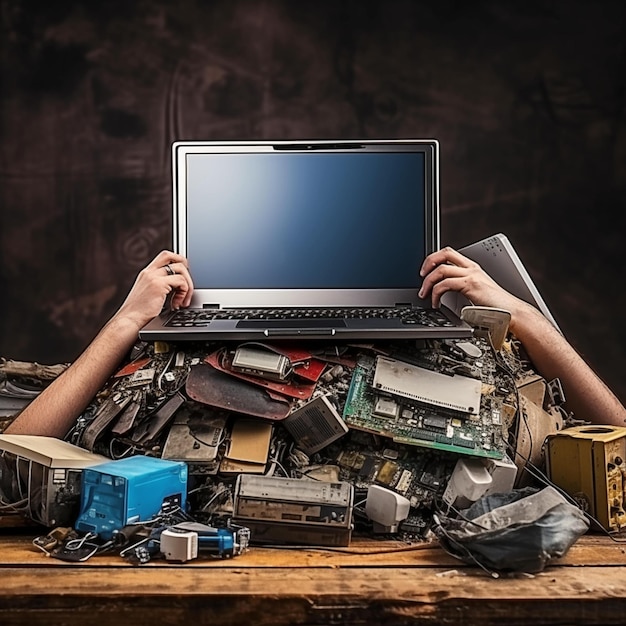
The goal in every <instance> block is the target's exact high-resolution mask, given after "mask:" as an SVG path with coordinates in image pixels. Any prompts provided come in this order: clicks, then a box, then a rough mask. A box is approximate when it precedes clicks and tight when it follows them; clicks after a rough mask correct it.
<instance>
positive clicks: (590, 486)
mask: <svg viewBox="0 0 626 626" xmlns="http://www.w3.org/2000/svg"><path fill="white" fill-rule="evenodd" d="M546 447H547V453H546V467H547V471H548V476H549V478H550V480H551V481H552V482H553V483H554V484H555V485H556V486H557V487H559V488H561V489H563V490H564V491H565V492H566V493H567V494H569V496H570V497H571V498H572V499H573V500H575V501H576V502H577V503H578V506H579V507H580V508H581V509H582V510H583V511H586V512H587V513H589V514H590V515H591V516H592V517H594V518H595V519H596V520H598V522H599V523H600V524H601V525H602V527H603V528H604V529H605V530H607V531H620V530H622V529H623V528H624V527H625V526H626V508H625V507H626V494H625V492H624V491H625V487H626V480H625V479H624V475H625V470H626V466H625V463H626V428H624V427H619V426H576V427H572V428H566V429H564V430H562V431H560V432H557V433H554V434H552V435H550V436H549V437H548V438H547V439H546Z"/></svg>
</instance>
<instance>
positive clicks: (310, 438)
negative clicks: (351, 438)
mask: <svg viewBox="0 0 626 626" xmlns="http://www.w3.org/2000/svg"><path fill="white" fill-rule="evenodd" d="M283 425H284V427H285V428H286V429H287V430H288V431H289V434H290V435H291V436H292V437H293V439H294V441H295V442H296V445H297V446H298V447H299V448H300V449H301V450H302V451H303V452H306V454H315V453H316V452H319V450H321V449H322V448H325V447H326V446H328V445H330V444H331V443H332V442H333V441H336V440H337V439H339V438H340V437H343V435H345V434H346V433H347V432H348V427H347V426H346V423H345V422H344V421H343V418H342V417H341V415H340V414H339V413H338V411H337V409H336V408H335V407H334V406H333V404H332V402H331V401H330V399H329V398H328V397H327V396H318V397H317V398H314V399H313V400H310V401H309V402H307V403H306V404H304V405H303V406H301V407H299V408H297V409H296V410H294V411H292V412H291V413H290V414H289V416H288V417H287V418H286V419H285V420H284V421H283Z"/></svg>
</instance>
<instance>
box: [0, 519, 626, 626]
mask: <svg viewBox="0 0 626 626" xmlns="http://www.w3.org/2000/svg"><path fill="white" fill-rule="evenodd" d="M0 533H1V534H0V575H1V578H0V585H1V586H2V593H0V624H2V626H13V625H15V624H28V625H36V624H46V625H47V626H56V625H59V624H63V625H72V626H73V625H77V626H78V625H81V626H84V625H86V624H111V625H112V626H120V625H121V624H134V625H141V624H152V623H153V624H159V626H162V625H169V624H190V626H191V625H193V626H201V625H204V624H207V625H216V624H237V625H239V624H241V625H247V624H253V625H254V626H264V625H270V624H271V625H281V624H307V625H313V624H342V625H345V624H377V625H380V624H385V625H386V624H398V625H400V624H455V625H461V624H474V623H477V624H478V623H479V624H484V625H489V624H494V625H498V626H513V625H516V624H524V626H528V624H529V622H531V621H532V622H534V623H535V624H560V625H562V624H585V625H586V624H612V625H616V624H624V623H626V567H625V566H626V544H620V543H617V542H615V541H612V540H611V539H610V538H608V537H602V536H596V535H587V536H584V537H582V538H581V539H579V541H578V542H577V543H576V544H574V546H572V548H571V549H570V550H569V552H568V553H567V554H566V555H565V556H564V557H562V558H561V559H556V560H554V561H553V562H552V563H551V564H550V565H549V566H548V567H547V568H546V569H545V570H544V571H543V572H541V573H538V574H535V575H516V576H502V577H500V578H497V579H494V578H492V577H490V576H488V575H487V574H485V573H484V572H483V571H482V570H481V569H479V568H476V567H469V566H466V565H464V564H463V563H461V562H460V561H457V560H456V559H454V558H453V557H451V556H449V555H447V554H446V553H445V552H444V551H443V550H442V549H441V548H439V547H438V546H437V545H431V544H415V545H409V546H407V545H406V544H403V543H400V542H396V541H375V540H368V539H358V538H356V539H354V540H353V541H352V543H351V545H350V547H349V548H342V549H333V550H329V549H309V548H306V549H303V548H297V549H274V548H261V547H256V546H253V547H252V548H251V549H250V550H249V551H248V552H247V553H245V554H243V555H241V556H238V557H235V558H233V559H230V560H222V559H217V558H214V557H210V556H207V555H201V557H200V558H198V559H196V560H194V561H190V562H188V563H186V564H174V563H169V562H167V561H164V560H153V561H151V562H150V563H148V564H146V565H142V566H133V565H130V564H128V563H127V562H126V561H125V560H124V559H122V558H120V557H119V556H105V555H102V556H96V557H92V558H91V559H90V560H88V561H86V562H84V563H79V564H72V563H66V562H63V561H60V560H58V559H54V558H49V557H47V556H46V555H45V554H43V553H42V552H40V551H38V550H36V549H35V548H34V547H33V546H32V544H31V541H32V538H33V537H34V536H36V534H37V533H36V532H35V533H33V534H29V532H28V531H24V529H20V530H19V531H16V530H10V529H2V530H1V531H0Z"/></svg>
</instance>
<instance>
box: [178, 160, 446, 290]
mask: <svg viewBox="0 0 626 626" xmlns="http://www.w3.org/2000/svg"><path fill="white" fill-rule="evenodd" d="M185 159H186V176H187V178H186V221H185V229H186V233H185V236H186V248H187V249H186V254H187V256H188V258H189V262H190V266H191V269H192V272H193V277H194V283H195V285H196V287H197V288H211V289H379V288H380V289H389V288H391V289H396V288H407V287H411V286H415V284H416V283H417V282H418V272H419V268H420V266H421V263H422V260H423V258H424V256H425V255H426V254H427V253H428V252H430V251H431V250H427V249H426V248H427V246H428V244H427V241H428V236H427V234H426V233H425V228H426V227H427V223H429V222H428V219H429V218H428V216H427V215H426V214H427V211H434V210H436V207H435V208H432V207H427V206H426V205H427V204H428V203H427V201H426V194H427V193H431V194H432V193H434V192H433V190H432V189H428V187H429V183H428V176H427V172H426V162H425V161H426V158H425V155H424V153H423V152H419V151H417V152H411V151H406V152H403V151H396V152H375V153H368V152H363V153H344V152H324V153H318V152H314V153H293V152H269V153H261V154H258V153H256V154H249V153H241V152H236V153H190V154H187V155H185ZM435 221H436V220H435ZM435 225H436V224H435Z"/></svg>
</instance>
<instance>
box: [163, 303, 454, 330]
mask: <svg viewBox="0 0 626 626" xmlns="http://www.w3.org/2000/svg"><path fill="white" fill-rule="evenodd" d="M349 318H351V319H372V318H378V319H399V320H400V321H401V322H402V323H403V324H406V325H414V326H415V325H419V326H430V327H440V328H442V327H447V326H454V324H453V323H452V322H451V321H450V320H449V319H448V318H447V317H446V316H445V315H444V314H443V313H442V312H441V311H439V310H438V309H429V308H423V309H413V308H409V307H399V308H387V307H385V308H370V309H362V308H358V309H338V308H330V309H291V308H290V309H262V310H259V309H181V310H180V311H177V312H176V313H175V314H174V316H173V317H172V318H171V319H170V320H169V321H168V322H167V324H166V326H170V327H178V328H185V327H202V326H208V324H209V323H210V322H211V321H213V320H269V321H274V322H275V321H279V320H287V321H290V322H293V321H297V320H303V321H306V320H325V319H326V320H328V321H329V323H332V322H333V321H334V320H341V319H349Z"/></svg>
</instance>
